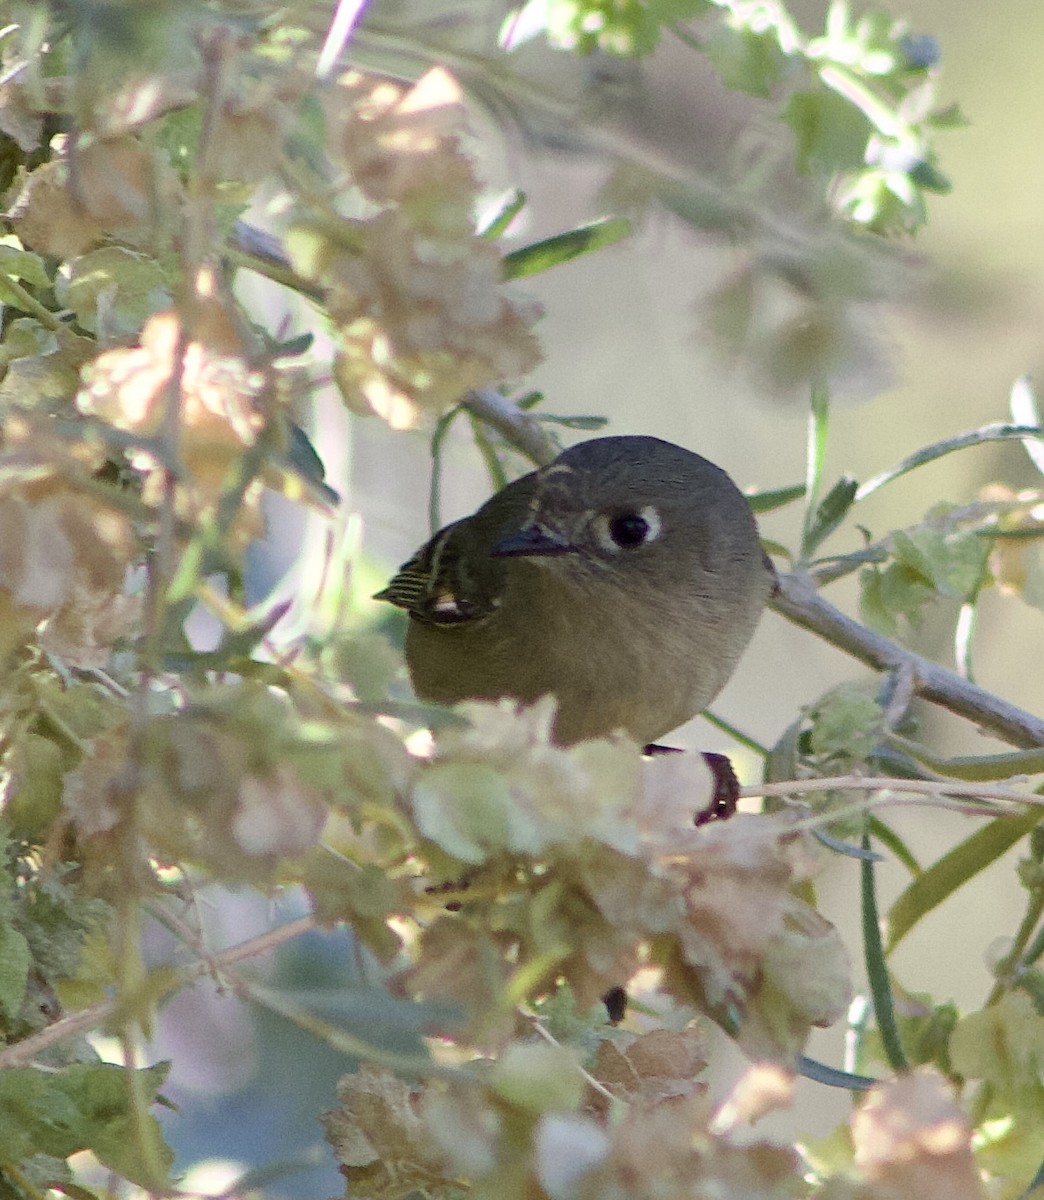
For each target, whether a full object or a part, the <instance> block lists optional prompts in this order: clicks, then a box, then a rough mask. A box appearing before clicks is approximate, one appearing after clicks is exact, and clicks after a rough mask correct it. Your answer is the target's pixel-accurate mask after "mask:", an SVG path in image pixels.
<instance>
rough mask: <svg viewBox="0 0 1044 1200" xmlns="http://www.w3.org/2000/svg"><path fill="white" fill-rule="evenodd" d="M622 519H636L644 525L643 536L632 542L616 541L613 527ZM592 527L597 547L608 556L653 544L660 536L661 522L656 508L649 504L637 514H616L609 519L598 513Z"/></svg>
mask: <svg viewBox="0 0 1044 1200" xmlns="http://www.w3.org/2000/svg"><path fill="white" fill-rule="evenodd" d="M624 517H630V518H637V519H638V521H640V522H642V523H644V525H645V531H644V535H643V536H642V537H640V538H639V539H638V540H636V541H633V542H629V541H619V540H618V538H619V533H618V531H614V528H613V527H614V526H615V525H616V524H617V522H619V521H620V520H621V518H624ZM592 526H593V528H594V534H595V538H596V539H597V541H598V545H599V546H600V547H601V548H602V549H603V550H605V551H606V552H607V553H609V554H619V553H620V551H621V550H633V549H635V548H637V547H638V546H647V545H648V544H649V543H650V542H654V541H655V540H656V539H657V538H658V537H659V536H660V530H661V529H662V528H663V522H662V521H661V520H660V514H659V512H658V511H657V510H656V508H655V507H654V506H653V505H651V504H646V505H643V507H642V508H640V509H638V510H637V512H623V513H616V514H614V515H613V516H611V517H609V516H606V514H605V513H599V514H598V516H597V517H595V519H594V521H593V522H592ZM614 533H615V536H614Z"/></svg>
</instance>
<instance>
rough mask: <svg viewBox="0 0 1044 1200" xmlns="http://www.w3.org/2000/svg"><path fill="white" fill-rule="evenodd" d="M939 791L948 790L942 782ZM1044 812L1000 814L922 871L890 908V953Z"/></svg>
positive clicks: (1025, 831)
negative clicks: (916, 926)
mask: <svg viewBox="0 0 1044 1200" xmlns="http://www.w3.org/2000/svg"><path fill="white" fill-rule="evenodd" d="M939 786H940V791H945V790H946V785H945V784H940V785H939ZM1042 819H1044V814H1042V813H1041V812H1040V811H1039V810H1037V811H1034V812H1029V813H1023V814H1022V815H1020V816H1012V817H997V819H996V820H993V821H991V822H990V823H989V824H988V825H984V826H983V827H982V828H981V829H979V830H977V831H976V832H975V833H973V834H972V835H971V837H968V838H965V840H964V841H963V842H961V843H960V844H959V845H957V846H954V848H953V849H952V850H950V851H949V852H948V853H946V854H944V855H943V856H942V858H940V859H937V860H936V861H935V862H934V863H932V865H931V866H930V867H928V868H926V869H925V870H924V871H922V872H921V874H920V875H918V877H917V878H916V879H914V880H913V881H912V882H911V883H910V884H909V886H908V887H907V888H906V890H905V891H903V892H902V893H901V894H900V895H899V896H898V897H897V899H896V900H895V902H894V903H893V904H892V907H891V908H890V909H889V910H888V953H889V954H890V953H891V952H892V951H893V950H894V949H895V947H896V946H897V945H898V944H899V943H900V942H901V941H902V939H903V938H904V937H906V935H907V934H908V933H909V932H910V930H911V929H913V927H914V926H915V925H916V924H917V923H918V921H920V920H921V918H922V917H924V916H926V915H927V914H928V913H930V912H931V911H932V909H933V908H936V907H937V906H938V905H940V904H942V902H943V901H944V900H946V899H947V898H948V897H949V896H952V895H953V893H954V892H956V891H957V889H958V888H960V887H963V886H964V884H966V883H967V882H968V880H969V879H972V878H973V877H974V876H975V875H977V874H978V873H979V872H980V871H981V870H983V869H984V868H985V867H988V866H989V865H990V863H992V862H995V861H996V860H997V859H998V858H1000V857H1001V855H1003V854H1006V853H1007V852H1008V851H1009V850H1010V849H1011V848H1012V846H1014V845H1016V844H1017V843H1018V842H1020V841H1021V840H1022V839H1023V838H1024V837H1025V836H1026V835H1027V834H1028V833H1029V832H1030V830H1032V829H1034V828H1035V827H1036V826H1037V825H1038V824H1039V823H1040V821H1041V820H1042Z"/></svg>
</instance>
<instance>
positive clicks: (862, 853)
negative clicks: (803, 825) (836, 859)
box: [812, 829, 884, 862]
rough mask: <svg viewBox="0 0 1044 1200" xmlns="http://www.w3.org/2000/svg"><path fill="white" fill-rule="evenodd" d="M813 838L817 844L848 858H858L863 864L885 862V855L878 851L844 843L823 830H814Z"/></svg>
mask: <svg viewBox="0 0 1044 1200" xmlns="http://www.w3.org/2000/svg"><path fill="white" fill-rule="evenodd" d="M812 836H813V837H814V838H815V839H816V841H817V842H820V843H821V844H822V845H824V846H826V848H827V849H828V850H833V851H834V853H835V854H844V855H845V856H846V857H847V858H858V859H859V860H860V861H861V862H884V855H883V854H878V853H877V851H876V850H864V849H863V848H862V847H861V846H853V845H852V843H851V842H843V841H842V840H841V839H840V838H836V837H833V836H832V835H831V834H829V833H826V832H824V831H823V830H822V829H813V830H812Z"/></svg>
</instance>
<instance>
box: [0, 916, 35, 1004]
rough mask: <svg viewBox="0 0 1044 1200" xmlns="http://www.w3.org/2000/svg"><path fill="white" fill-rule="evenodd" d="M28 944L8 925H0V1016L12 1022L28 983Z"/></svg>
mask: <svg viewBox="0 0 1044 1200" xmlns="http://www.w3.org/2000/svg"><path fill="white" fill-rule="evenodd" d="M29 957H30V956H29V943H28V942H27V941H26V940H25V935H24V934H22V933H19V932H18V930H17V929H14V928H12V927H11V926H10V925H0V1014H2V1015H3V1016H5V1017H7V1018H8V1019H9V1020H14V1018H15V1017H17V1016H18V1012H19V1010H20V1009H21V1007H22V1001H23V1000H24V999H25V989H26V986H27V985H28V982H29Z"/></svg>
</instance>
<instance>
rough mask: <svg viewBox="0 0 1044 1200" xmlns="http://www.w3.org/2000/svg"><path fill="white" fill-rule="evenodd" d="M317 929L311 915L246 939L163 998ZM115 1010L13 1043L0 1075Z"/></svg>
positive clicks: (193, 970) (68, 1020)
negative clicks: (215, 971) (215, 972)
mask: <svg viewBox="0 0 1044 1200" xmlns="http://www.w3.org/2000/svg"><path fill="white" fill-rule="evenodd" d="M318 925H319V921H318V919H317V918H316V917H315V916H314V915H309V916H304V917H298V918H297V919H296V920H294V921H288V922H287V923H286V924H285V925H279V926H277V927H276V928H275V929H269V930H267V931H266V932H265V933H261V934H258V936H257V937H252V938H248V939H247V940H246V941H245V942H239V943H238V944H237V945H235V946H230V947H229V948H228V949H227V950H222V951H221V952H220V953H218V954H213V955H209V956H207V958H205V959H203V960H201V961H198V962H194V963H189V964H188V965H187V966H184V967H182V968H181V969H180V970H178V971H177V972H175V973H173V974H172V975H171V977H170V981H169V984H168V985H167V986H165V987H164V989H163V994H165V995H169V994H170V993H171V992H176V991H179V990H180V989H181V988H183V987H186V986H187V985H188V984H190V983H194V982H195V981H196V980H197V979H199V978H200V977H201V976H203V975H207V974H209V973H210V972H211V971H212V970H213V969H215V968H218V969H220V968H221V967H228V966H231V965H232V964H234V963H239V962H245V961H246V960H247V959H250V958H257V957H259V956H260V955H262V954H267V953H268V952H269V951H270V950H275V949H276V948H277V947H279V946H282V945H284V944H285V943H286V942H289V941H292V940H293V939H294V938H296V937H300V936H301V934H303V933H308V932H309V931H310V930H312V929H316V928H317V927H318ZM118 1007H119V1000H118V999H113V1000H103V1001H102V1002H101V1003H100V1004H92V1005H91V1006H90V1008H82V1009H80V1011H79V1012H74V1013H70V1014H69V1016H67V1017H62V1018H61V1020H59V1021H55V1023H54V1024H53V1025H48V1026H47V1028H46V1029H41V1030H40V1032H39V1033H34V1034H32V1035H31V1036H30V1037H27V1038H23V1039H22V1040H21V1041H20V1042H15V1043H14V1045H12V1046H7V1047H6V1048H5V1049H3V1050H0V1071H2V1070H5V1069H6V1068H8V1067H21V1066H24V1065H25V1064H26V1063H29V1062H31V1061H32V1060H33V1059H34V1058H35V1057H36V1056H37V1055H38V1054H41V1053H42V1052H43V1051H44V1050H48V1049H50V1047H51V1046H57V1045H59V1044H60V1043H61V1042H64V1041H66V1040H68V1039H69V1038H74V1037H79V1036H80V1035H81V1034H85V1033H90V1032H91V1030H92V1029H97V1028H98V1027H99V1026H101V1025H104V1024H105V1023H106V1022H107V1021H109V1020H111V1018H112V1017H113V1016H114V1015H115V1013H116V1010H117V1008H118Z"/></svg>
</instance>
